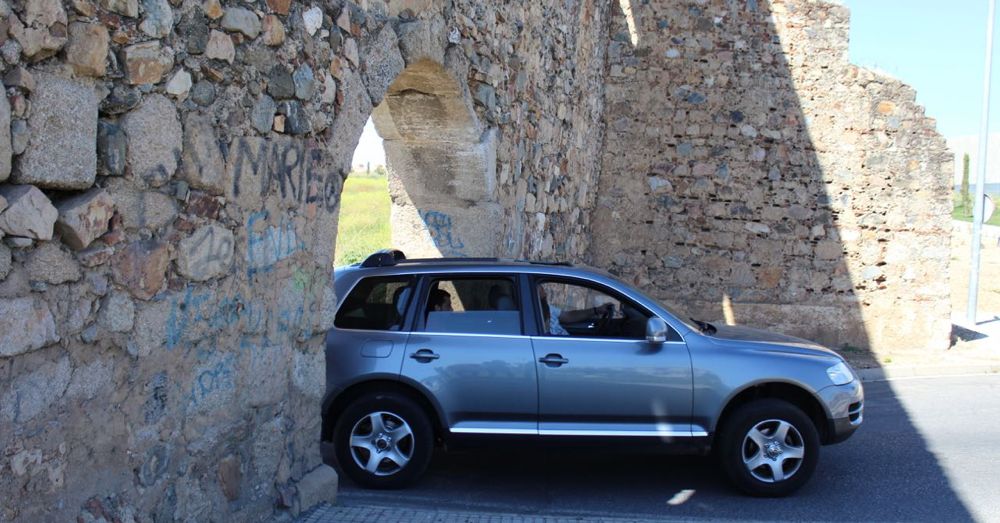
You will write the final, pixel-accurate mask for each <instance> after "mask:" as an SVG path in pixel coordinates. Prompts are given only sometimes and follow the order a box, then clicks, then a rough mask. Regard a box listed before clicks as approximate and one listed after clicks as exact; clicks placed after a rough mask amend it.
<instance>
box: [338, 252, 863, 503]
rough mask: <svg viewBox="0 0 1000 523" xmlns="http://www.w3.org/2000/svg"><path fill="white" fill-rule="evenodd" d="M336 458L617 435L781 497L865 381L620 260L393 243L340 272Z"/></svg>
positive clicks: (388, 460)
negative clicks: (720, 316)
mask: <svg viewBox="0 0 1000 523" xmlns="http://www.w3.org/2000/svg"><path fill="white" fill-rule="evenodd" d="M335 287H336V291H337V296H339V297H340V303H339V304H338V308H337V315H336V318H335V322H334V325H335V326H334V328H332V329H331V330H330V331H329V332H328V333H327V336H326V381H327V393H326V395H325V397H324V400H323V404H322V409H323V410H322V413H323V424H322V425H323V431H322V449H323V456H324V461H326V462H327V463H328V464H331V465H334V466H337V467H338V468H339V469H340V470H341V471H342V472H343V473H344V474H345V475H347V476H348V477H349V478H351V479H352V480H354V481H355V482H356V483H358V484H360V485H362V486H365V487H372V488H395V487H402V486H405V485H407V484H409V483H411V482H413V481H414V480H416V479H417V478H418V477H419V476H420V475H421V474H422V473H423V472H424V470H425V469H426V467H427V465H428V463H429V462H430V459H431V453H432V451H433V448H434V447H435V445H442V444H451V443H453V442H458V441H461V440H463V439H467V438H484V437H491V436H493V437H495V436H503V437H509V438H517V437H520V438H525V437H529V438H540V439H551V438H560V437H562V438H583V439H589V440H598V439H600V438H609V439H617V440H628V441H630V442H637V441H647V442H650V441H651V442H656V443H658V444H662V445H663V446H664V447H667V448H669V449H670V450H682V451H693V452H701V453H708V452H712V453H714V454H715V456H716V457H717V458H718V460H719V462H720V464H721V467H722V469H723V470H724V471H725V472H726V475H727V476H728V477H729V479H730V480H732V482H733V484H734V485H735V486H736V487H737V488H739V489H741V490H742V491H744V492H747V493H749V494H752V495H759V496H781V495H786V494H789V493H791V492H793V491H795V490H796V489H798V488H799V487H801V486H802V485H803V484H804V483H805V482H806V481H807V480H808V479H809V477H810V476H811V475H812V473H813V470H814V469H815V467H816V463H817V461H818V459H819V449H820V446H821V445H828V444H832V443H837V442H840V441H844V440H845V439H847V438H848V437H849V436H851V434H852V433H854V431H855V430H856V429H857V428H858V426H860V425H861V419H862V410H863V404H864V402H863V399H864V394H863V391H862V387H861V383H860V382H859V380H858V378H857V377H856V376H855V374H854V372H853V371H852V369H851V368H850V366H848V364H847V363H846V362H845V361H844V360H843V359H842V358H841V357H840V356H838V355H837V354H836V353H834V352H832V351H830V350H828V349H825V348H823V347H821V346H819V345H817V344H815V343H811V342H808V341H805V340H801V339H797V338H792V337H789V336H783V335H780V334H772V333H769V332H764V331H758V330H752V329H747V328H738V327H731V326H724V325H714V324H710V323H706V322H703V321H698V320H693V319H688V318H687V317H686V316H685V315H682V314H680V313H678V312H676V311H674V310H672V309H670V308H669V307H667V306H666V305H664V304H662V303H660V302H658V301H657V300H654V299H652V298H650V297H648V296H646V295H644V294H643V293H641V292H639V291H638V290H636V289H634V288H632V287H630V286H629V285H626V284H625V283H622V282H621V281H619V280H617V279H615V278H614V277H612V276H611V275H609V274H606V273H604V272H601V271H597V270H594V269H588V268H583V267H574V266H569V265H566V264H546V263H530V262H522V261H512V260H498V259H421V260H416V259H410V260H408V259H405V256H403V253H401V252H399V251H380V252H378V253H375V254H373V255H372V256H370V257H369V258H368V259H367V260H365V261H364V262H363V263H360V264H356V265H353V266H350V267H346V268H342V269H341V268H338V269H337V271H336V282H335Z"/></svg>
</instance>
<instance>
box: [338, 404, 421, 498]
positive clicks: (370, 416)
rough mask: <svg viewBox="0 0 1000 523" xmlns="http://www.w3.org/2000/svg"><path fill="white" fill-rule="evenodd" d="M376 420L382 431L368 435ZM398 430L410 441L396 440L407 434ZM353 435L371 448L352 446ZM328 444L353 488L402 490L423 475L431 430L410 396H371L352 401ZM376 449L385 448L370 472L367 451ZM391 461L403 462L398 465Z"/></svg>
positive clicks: (369, 456)
mask: <svg viewBox="0 0 1000 523" xmlns="http://www.w3.org/2000/svg"><path fill="white" fill-rule="evenodd" d="M379 413H381V414H379ZM375 418H378V420H379V421H381V423H382V424H383V427H382V428H383V429H384V430H382V431H373V430H371V428H372V427H373V421H372V420H374V419H375ZM400 421H401V422H402V424H399V423H398V422H400ZM403 425H405V426H406V427H408V429H409V433H410V434H409V436H406V435H402V436H399V435H400V434H403V433H405V432H406V431H405V430H402V431H397V430H396V429H399V428H400V427H402V426H403ZM352 433H354V434H355V435H359V437H360V440H364V441H365V442H366V443H368V444H369V447H370V448H366V447H353V446H352V445H351V437H352ZM380 434H382V435H383V437H382V438H380V437H379V435H380ZM369 435H370V439H369ZM396 436H399V437H396ZM380 440H381V442H380V443H379V441H380ZM333 444H334V453H335V455H336V457H337V464H338V465H339V468H340V470H341V472H343V473H344V474H345V475H346V476H347V477H348V478H350V479H351V480H352V481H354V482H355V483H357V484H358V485H360V486H362V487H365V488H373V489H394V488H402V487H405V486H407V485H410V484H412V483H413V482H415V481H416V480H417V479H419V478H420V476H421V475H422V474H423V473H424V471H425V470H427V465H428V464H430V460H431V453H432V452H433V449H434V429H433V427H432V426H431V422H430V419H429V418H428V417H427V413H426V412H424V410H423V409H422V408H421V407H420V405H418V404H417V403H416V402H415V401H413V400H412V399H410V398H409V397H407V396H405V395H403V394H400V393H397V392H385V393H373V394H369V395H366V396H362V397H360V398H358V399H356V400H354V401H353V402H352V403H351V404H350V405H349V406H348V407H347V408H346V409H344V412H343V413H341V415H340V417H339V418H338V420H337V424H336V426H335V427H334V430H333ZM381 445H385V448H384V449H381V450H377V451H376V452H377V453H376V454H374V456H375V458H376V461H377V465H376V467H375V468H376V471H375V472H374V473H373V472H370V471H369V470H367V469H366V468H365V465H370V464H371V463H372V461H370V459H371V458H372V456H373V453H372V450H371V449H379V448H381V447H380V446H381ZM397 451H398V454H396V453H395V452H397ZM393 456H396V457H398V459H399V460H400V461H401V460H402V459H403V458H408V461H406V463H405V464H403V465H402V466H399V464H397V463H396V461H394V460H393Z"/></svg>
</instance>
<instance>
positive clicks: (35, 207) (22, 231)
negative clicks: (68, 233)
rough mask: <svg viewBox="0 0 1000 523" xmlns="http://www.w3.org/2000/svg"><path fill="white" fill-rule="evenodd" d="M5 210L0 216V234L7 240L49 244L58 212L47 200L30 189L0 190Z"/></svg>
mask: <svg viewBox="0 0 1000 523" xmlns="http://www.w3.org/2000/svg"><path fill="white" fill-rule="evenodd" d="M0 197H3V199H5V200H7V209H5V210H4V211H3V212H2V213H0V231H3V232H4V233H5V234H9V235H10V236H20V237H23V238H32V239H35V240H51V239H52V231H53V226H54V225H55V223H56V218H57V217H58V216H59V212H58V211H56V208H55V207H53V206H52V202H50V201H49V199H48V197H46V196H45V194H43V193H42V191H40V190H38V187H35V186H33V185H4V186H0Z"/></svg>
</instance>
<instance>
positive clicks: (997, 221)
mask: <svg viewBox="0 0 1000 523" xmlns="http://www.w3.org/2000/svg"><path fill="white" fill-rule="evenodd" d="M973 198H975V194H970V195H969V199H970V200H971V199H973ZM990 198H993V201H994V202H996V203H1000V195H996V194H991V195H990ZM952 201H954V202H955V207H954V209H953V210H952V211H951V217H952V218H953V219H956V220H961V221H963V222H971V221H972V206H969V207H966V206H964V205H962V195H961V193H959V192H958V191H956V192H955V194H954V196H953V198H952ZM986 224H987V225H1000V211H997V212H994V213H993V217H992V218H990V219H989V220H987V221H986Z"/></svg>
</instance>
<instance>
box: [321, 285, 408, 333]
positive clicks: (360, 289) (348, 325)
mask: <svg viewBox="0 0 1000 523" xmlns="http://www.w3.org/2000/svg"><path fill="white" fill-rule="evenodd" d="M413 281H414V279H413V278H412V277H398V276H396V277H383V278H365V279H363V280H361V281H360V282H358V284H357V285H355V286H354V289H353V290H351V293H350V294H349V295H348V296H347V298H346V299H345V300H344V304H343V305H341V306H340V310H339V311H338V312H337V317H336V319H335V320H334V325H335V326H337V328H340V329H367V330H400V329H402V327H403V318H404V316H405V313H406V307H407V305H408V304H409V300H410V297H411V295H412V294H413Z"/></svg>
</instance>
